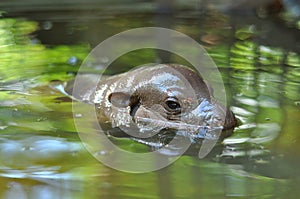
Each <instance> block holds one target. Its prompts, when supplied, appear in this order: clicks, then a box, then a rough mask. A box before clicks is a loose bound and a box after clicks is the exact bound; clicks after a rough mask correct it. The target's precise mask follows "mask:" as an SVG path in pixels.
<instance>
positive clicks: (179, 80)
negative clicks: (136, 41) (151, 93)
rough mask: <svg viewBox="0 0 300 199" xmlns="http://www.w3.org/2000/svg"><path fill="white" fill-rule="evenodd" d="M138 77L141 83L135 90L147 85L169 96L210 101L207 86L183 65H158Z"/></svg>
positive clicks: (196, 74)
mask: <svg viewBox="0 0 300 199" xmlns="http://www.w3.org/2000/svg"><path fill="white" fill-rule="evenodd" d="M139 72H140V74H139V75H136V81H138V82H139V84H137V86H136V88H135V89H139V88H141V87H144V86H145V85H149V86H153V87H155V88H156V89H159V90H160V91H161V92H162V93H167V94H168V95H169V96H172V95H173V96H174V97H180V96H182V97H184V96H185V97H186V98H195V99H197V100H198V101H199V100H200V99H203V98H205V99H208V100H209V99H210V94H209V91H208V88H207V85H206V84H205V82H204V81H203V79H202V77H201V76H200V75H199V74H198V73H196V72H195V71H193V70H191V69H189V68H187V67H183V66H181V65H162V64H161V65H158V66H156V67H149V68H147V69H146V70H140V71H139Z"/></svg>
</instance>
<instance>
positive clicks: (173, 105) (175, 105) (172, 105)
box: [165, 98, 181, 111]
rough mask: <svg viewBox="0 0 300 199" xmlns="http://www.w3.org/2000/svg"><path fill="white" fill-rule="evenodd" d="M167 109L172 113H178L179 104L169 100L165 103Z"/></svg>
mask: <svg viewBox="0 0 300 199" xmlns="http://www.w3.org/2000/svg"><path fill="white" fill-rule="evenodd" d="M165 103H166V105H167V107H168V108H169V109H170V110H172V111H180V108H181V106H180V104H179V103H178V102H177V100H176V99H173V98H169V99H167V100H166V101H165Z"/></svg>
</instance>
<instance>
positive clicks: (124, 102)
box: [108, 92, 130, 108]
mask: <svg viewBox="0 0 300 199" xmlns="http://www.w3.org/2000/svg"><path fill="white" fill-rule="evenodd" d="M108 101H109V102H110V103H112V104H113V105H114V106H116V107H119V108H126V107H127V106H129V105H130V95H129V94H128V93H123V92H114V93H111V94H110V95H109V96H108Z"/></svg>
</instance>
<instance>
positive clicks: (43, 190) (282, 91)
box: [0, 4, 300, 199]
mask: <svg viewBox="0 0 300 199" xmlns="http://www.w3.org/2000/svg"><path fill="white" fill-rule="evenodd" d="M140 6H141V7H140V8H139V9H138V10H139V11H138V12H137V11H133V10H131V9H128V7H124V9H123V10H122V9H119V7H118V9H116V10H117V11H116V13H118V12H120V13H121V14H116V13H115V12H111V13H109V12H104V11H101V10H99V11H98V12H96V11H93V12H86V11H85V12H78V13H76V12H75V11H72V12H66V13H69V14H66V13H64V12H61V10H60V11H59V12H57V11H55V10H54V11H51V12H48V13H47V14H43V13H38V12H34V11H30V12H25V13H20V12H16V13H17V14H16V13H15V15H16V16H13V15H14V12H9V13H8V15H6V17H3V18H1V19H0V35H1V36H0V195H1V197H2V198H9V199H11V198H225V197H228V198H231V197H232V198H233V197H242V198H297V195H298V194H299V188H298V187H299V182H300V172H299V169H298V168H299V165H300V154H299V150H300V134H299V127H300V95H299V93H300V89H299V88H300V78H299V77H300V55H299V53H300V52H299V51H298V50H299V49H298V48H297V45H298V43H297V42H298V40H297V38H298V35H297V34H296V35H295V34H294V33H293V32H294V31H296V32H297V33H298V34H299V29H297V26H296V25H295V24H296V22H295V23H290V24H289V28H287V27H288V24H285V22H287V21H288V22H289V18H284V20H283V22H277V23H280V26H279V27H278V26H277V25H278V24H276V25H274V24H273V18H272V17H271V16H270V17H268V18H258V17H253V16H252V17H251V18H249V17H247V16H244V15H242V16H239V17H232V16H230V15H227V14H224V13H221V12H220V11H218V10H213V11H209V12H206V13H204V14H203V13H201V12H195V10H191V11H180V12H178V15H177V16H176V17H175V16H174V17H173V18H172V19H171V20H170V19H169V18H166V17H165V16H164V15H162V16H157V15H155V14H154V13H151V12H149V10H147V9H144V8H143V6H144V4H141V5H140ZM55 9H58V8H57V7H55ZM77 9H78V8H77ZM126 9H128V12H121V11H120V10H122V11H124V10H125V11H126ZM150 10H151V9H150ZM146 11H147V13H146V14H145V13H144V12H146ZM70 13H71V14H70ZM75 13H76V14H75ZM9 14H10V15H11V16H9ZM17 16H18V17H17ZM20 16H21V17H20ZM24 17H26V18H24ZM160 17H161V19H162V20H157V19H160ZM164 23H165V24H164ZM281 23H283V24H281ZM166 24H167V25H166ZM272 24H273V25H272ZM291 24H292V25H291ZM293 24H294V26H293ZM143 26H163V27H166V26H168V27H170V28H172V29H174V30H177V31H180V32H182V33H185V34H187V35H189V36H191V37H192V38H194V39H195V40H197V41H198V42H199V43H200V44H202V45H203V46H204V47H205V49H206V50H207V51H208V52H209V54H210V55H211V57H212V58H213V59H214V61H215V63H216V64H217V66H218V68H219V70H220V72H221V74H222V77H223V80H224V83H225V87H226V90H227V98H228V104H229V105H230V106H231V108H232V110H233V112H234V113H235V115H236V116H237V118H238V119H239V120H240V123H241V124H240V126H239V127H237V128H235V130H234V133H233V135H232V136H230V137H228V138H226V139H225V140H224V141H223V142H222V144H221V145H220V146H219V148H221V149H220V150H219V151H218V153H216V154H213V155H211V156H209V157H207V158H204V159H199V158H198V157H194V156H188V155H185V156H182V157H181V158H180V159H179V160H177V161H176V162H175V163H174V164H172V165H170V166H169V167H166V168H164V169H162V170H159V171H156V172H150V173H144V174H130V173H124V172H119V171H116V170H113V169H110V168H108V167H106V166H104V165H102V164H101V163H99V162H98V161H97V160H96V159H94V158H93V156H91V155H90V154H89V153H88V152H87V151H86V150H85V148H84V147H83V145H82V144H81V141H80V139H79V137H78V134H77V131H76V128H75V126H74V122H73V114H72V100H71V99H70V98H69V97H67V96H66V95H64V94H62V93H61V92H59V91H58V90H57V89H55V88H54V87H55V86H57V85H59V84H61V83H63V82H66V81H68V80H70V79H73V78H74V77H75V74H76V71H77V70H78V68H79V67H80V64H81V62H82V61H83V60H84V58H85V57H86V56H87V55H88V53H89V52H90V50H91V49H92V48H93V47H94V46H96V45H97V44H98V43H100V42H101V41H103V40H104V39H106V38H108V37H109V36H111V35H114V34H117V33H119V32H121V31H123V30H127V29H130V28H135V27H143ZM285 28H287V30H290V31H284V30H285ZM269 34H271V35H272V36H273V37H271V36H270V35H269ZM284 38H288V39H287V40H286V41H284ZM289 42H290V43H289ZM167 58H168V57H167ZM168 59H169V60H170V61H171V62H179V63H184V60H182V59H180V58H178V57H176V56H171V57H170V58H168ZM157 60H158V57H157V54H156V52H155V51H153V50H140V51H135V52H131V53H129V54H128V55H126V56H123V57H121V58H120V59H118V60H117V61H115V62H114V63H113V65H112V67H111V68H110V69H109V70H108V71H106V72H107V73H109V74H114V73H116V72H118V71H126V70H129V69H130V68H131V67H134V66H137V65H140V64H144V63H148V62H155V61H157ZM87 72H99V70H97V67H96V66H95V67H93V68H92V69H91V71H87ZM77 103H79V102H77ZM116 142H117V143H119V144H120V146H122V147H123V148H125V149H126V148H127V149H128V150H131V151H139V150H141V151H143V150H147V146H144V145H143V144H139V143H136V142H134V141H132V140H129V139H126V138H120V139H118V140H117V141H116Z"/></svg>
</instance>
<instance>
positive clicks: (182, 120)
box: [66, 64, 237, 137]
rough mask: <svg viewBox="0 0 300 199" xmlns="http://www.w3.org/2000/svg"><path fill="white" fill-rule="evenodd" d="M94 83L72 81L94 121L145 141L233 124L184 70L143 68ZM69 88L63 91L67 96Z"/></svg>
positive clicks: (88, 79) (206, 88) (201, 82)
mask: <svg viewBox="0 0 300 199" xmlns="http://www.w3.org/2000/svg"><path fill="white" fill-rule="evenodd" d="M95 81H96V82H97V81H98V78H91V76H85V75H82V77H79V78H77V85H79V86H77V89H76V92H73V94H72V95H73V96H74V97H75V98H77V99H79V100H82V101H85V102H88V103H91V104H94V105H95V108H96V113H97V116H98V119H99V122H100V123H103V124H106V123H110V124H111V125H112V127H118V128H121V129H122V130H123V131H125V132H126V133H127V132H132V131H138V132H139V133H142V134H144V135H145V137H149V135H148V134H151V133H157V132H159V131H161V130H163V129H174V130H178V131H186V132H188V133H189V135H192V136H194V137H197V135H200V134H201V129H202V128H205V129H214V128H217V129H223V130H224V129H231V128H233V127H234V126H236V124H237V121H236V119H235V117H234V115H233V114H232V112H231V111H230V110H229V109H228V108H226V107H225V106H222V105H220V104H218V103H217V102H216V100H215V99H214V97H213V96H212V94H211V92H210V89H209V86H208V85H207V84H206V83H205V82H204V80H203V79H202V77H201V76H200V75H199V74H198V73H196V72H195V71H193V70H191V69H190V68H188V67H185V66H181V65H164V64H159V65H155V66H143V67H140V68H137V69H135V70H131V71H129V72H126V73H123V74H119V75H115V76H111V77H108V78H101V80H100V81H99V82H98V83H97V87H96V88H92V87H91V86H92V85H95ZM89 85H91V86H89ZM70 88H71V87H69V88H68V87H67V88H66V90H67V92H69V93H70V92H71V91H70ZM202 130H203V129H202ZM199 137H200V136H199Z"/></svg>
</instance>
